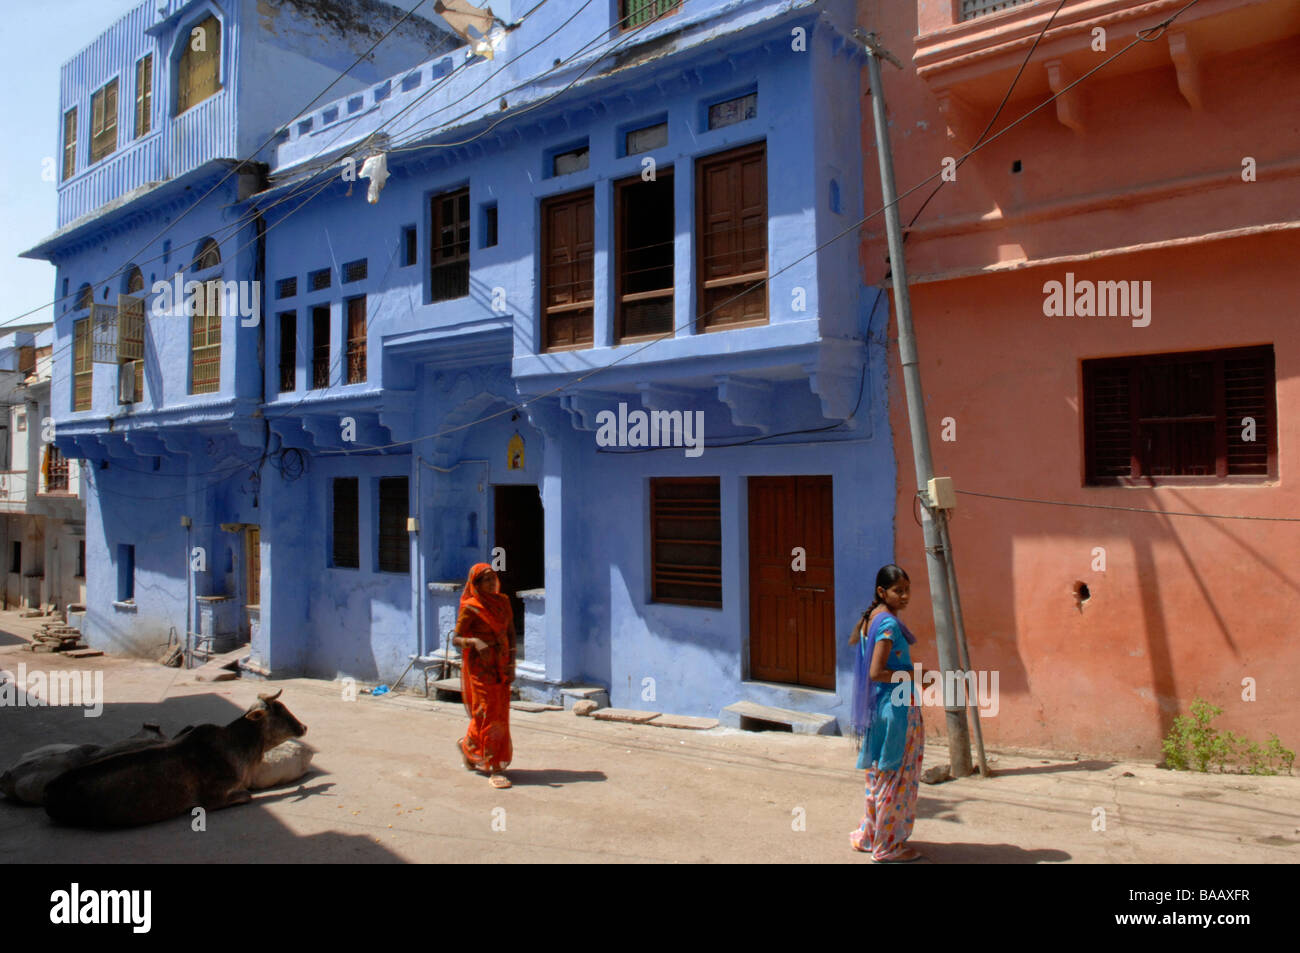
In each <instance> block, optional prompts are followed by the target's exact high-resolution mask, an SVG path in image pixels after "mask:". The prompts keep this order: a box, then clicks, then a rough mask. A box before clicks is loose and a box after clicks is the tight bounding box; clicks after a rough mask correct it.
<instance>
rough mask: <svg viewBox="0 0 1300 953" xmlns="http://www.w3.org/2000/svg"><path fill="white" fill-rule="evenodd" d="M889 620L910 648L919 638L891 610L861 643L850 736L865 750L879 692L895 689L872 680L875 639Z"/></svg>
mask: <svg viewBox="0 0 1300 953" xmlns="http://www.w3.org/2000/svg"><path fill="white" fill-rule="evenodd" d="M886 620H893V622H894V624H895V625H896V626H897V627H898V629H899V630H900V631H901V632H902V633H903V638H905V639H906V640H907V644H908V645H915V644H916V636H914V635H913V634H912V633H911V631H910V630H909V629H908V628H907V626H905V625H903V622H902V620H901V619H899V618H898V617H897V616H895V615H894V614H893V613H891V612H888V611H885V612H882V613H880V614H879V615H877V616H876V617H875V618H874V619H872V620H871V625H870V626H869V627H868V628H867V631H866V632H865V633H864V634H863V636H862V638H861V639H860V640H859V643H858V657H857V659H856V661H855V662H854V665H853V704H852V708H851V710H850V715H849V737H850V738H851V739H852V740H853V743H854V744H855V745H856V746H857V747H858V748H861V747H862V743H863V739H865V738H869V737H870V736H871V727H872V725H873V724H874V723H875V720H876V715H877V713H878V712H879V710H880V693H881V692H882V691H892V690H893V689H894V686H893V685H892V684H885V683H882V682H874V681H872V680H871V678H870V672H871V657H872V655H874V654H875V651H876V639H877V637H878V636H879V635H880V629H881V627H882V626H883V625H884V623H885V621H886Z"/></svg>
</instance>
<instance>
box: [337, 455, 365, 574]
mask: <svg viewBox="0 0 1300 953" xmlns="http://www.w3.org/2000/svg"><path fill="white" fill-rule="evenodd" d="M357 484H358V480H357V478H356V477H335V478H334V520H333V541H332V542H333V553H332V556H333V559H332V560H331V563H332V565H334V566H336V567H338V568H340V569H358V568H360V566H361V545H360V543H361V532H360V528H359V510H358V496H357Z"/></svg>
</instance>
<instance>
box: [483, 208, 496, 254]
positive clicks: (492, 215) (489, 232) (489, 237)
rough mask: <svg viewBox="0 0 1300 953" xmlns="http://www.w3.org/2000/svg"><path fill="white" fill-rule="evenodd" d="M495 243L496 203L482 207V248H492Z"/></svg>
mask: <svg viewBox="0 0 1300 953" xmlns="http://www.w3.org/2000/svg"><path fill="white" fill-rule="evenodd" d="M496 243H497V203H496V202H493V203H491V204H490V205H484V206H483V247H484V248H494V247H495V246H496Z"/></svg>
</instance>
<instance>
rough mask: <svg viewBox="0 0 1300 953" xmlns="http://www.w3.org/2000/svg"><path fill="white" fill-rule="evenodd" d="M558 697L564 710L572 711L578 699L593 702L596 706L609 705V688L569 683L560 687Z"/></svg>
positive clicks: (605, 706) (606, 706)
mask: <svg viewBox="0 0 1300 953" xmlns="http://www.w3.org/2000/svg"><path fill="white" fill-rule="evenodd" d="M560 699H561V701H562V702H563V703H564V710H565V711H572V710H573V706H574V704H576V703H577V702H580V701H590V702H594V703H595V705H596V707H597V708H608V707H609V690H608V689H605V688H601V687H600V686H599V685H571V686H569V687H568V688H561V689H560Z"/></svg>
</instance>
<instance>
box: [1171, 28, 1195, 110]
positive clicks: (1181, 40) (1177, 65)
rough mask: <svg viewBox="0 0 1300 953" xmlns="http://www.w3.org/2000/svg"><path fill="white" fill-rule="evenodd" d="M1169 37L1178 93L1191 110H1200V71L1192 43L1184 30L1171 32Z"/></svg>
mask: <svg viewBox="0 0 1300 953" xmlns="http://www.w3.org/2000/svg"><path fill="white" fill-rule="evenodd" d="M1167 35H1168V37H1169V56H1170V58H1171V59H1172V60H1173V61H1174V70H1175V72H1176V73H1177V74H1178V91H1179V92H1180V93H1182V94H1183V99H1185V100H1187V104H1188V105H1189V106H1191V107H1192V108H1193V109H1200V108H1201V71H1200V65H1199V61H1198V60H1197V57H1196V53H1195V51H1194V50H1193V49H1192V41H1191V39H1190V38H1189V37H1188V36H1187V31H1186V30H1171V31H1169V33H1168V34H1167Z"/></svg>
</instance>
